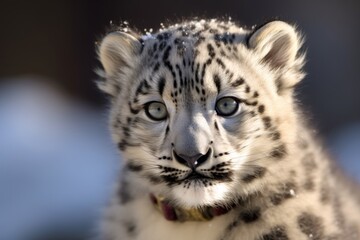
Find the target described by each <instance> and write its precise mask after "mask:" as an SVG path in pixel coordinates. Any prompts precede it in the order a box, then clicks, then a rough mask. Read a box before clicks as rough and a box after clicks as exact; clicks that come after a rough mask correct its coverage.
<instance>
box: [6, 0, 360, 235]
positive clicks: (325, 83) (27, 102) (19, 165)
mask: <svg viewBox="0 0 360 240" xmlns="http://www.w3.org/2000/svg"><path fill="white" fill-rule="evenodd" d="M196 16H198V17H200V18H214V17H225V18H226V19H227V18H228V17H229V16H230V17H231V18H232V20H233V21H236V22H240V23H241V24H243V25H245V26H248V27H251V26H253V25H255V24H261V23H262V22H264V21H267V20H270V19H274V18H278V19H282V20H285V21H289V22H291V23H294V24H296V25H297V26H298V28H299V29H300V30H301V31H302V32H303V33H304V34H305V36H306V42H305V45H304V49H305V50H307V52H308V53H307V59H308V63H307V65H306V67H305V69H306V71H307V72H308V75H307V77H306V79H305V80H304V81H303V83H302V84H301V85H300V86H299V88H298V93H299V94H298V95H299V99H300V102H301V105H302V107H303V108H304V109H305V111H306V112H308V113H309V114H310V115H309V116H310V119H311V122H312V123H313V125H314V127H315V128H316V129H318V130H319V133H320V135H321V136H322V138H323V139H324V141H325V143H326V145H327V147H328V148H329V149H330V151H331V153H332V155H333V156H335V157H336V158H337V159H338V161H339V163H340V164H341V165H342V166H343V167H344V168H345V169H346V170H347V171H348V172H349V173H350V174H351V175H352V176H353V177H354V178H355V179H357V180H359V181H360V159H359V157H360V79H359V78H360V77H359V76H360V47H359V43H360V1H357V0H345V1H340V0H337V1H336V0H319V1H310V0H303V1H278V0H275V1H269V0H263V1H259V0H251V1H250V0H247V1H245V0H237V1H236V0H222V1H215V0H212V1H194V0H192V1H190V0H183V1H164V0H163V1H159V0H154V1H145V0H132V1H122V0H118V1H109V0H107V1H84V0H78V1H57V2H56V1H45V0H39V1H37V0H34V1H26V0H17V1H16V0H14V1H7V0H5V1H4V0H2V1H1V4H0V31H1V33H0V36H1V37H0V240H82V239H87V238H89V237H91V236H92V235H93V233H94V230H93V229H94V226H95V225H96V222H97V219H98V217H99V215H100V212H101V209H102V208H103V206H104V204H105V203H106V201H107V199H108V197H109V193H110V190H111V186H112V182H114V181H115V180H116V172H117V170H118V168H119V162H120V161H119V155H118V153H117V152H116V149H115V147H114V145H113V144H112V142H111V139H110V137H109V132H108V129H107V108H108V105H107V103H106V99H105V97H104V96H103V95H102V94H100V93H99V91H98V90H97V89H96V87H95V84H94V80H96V78H97V77H96V75H95V74H94V72H93V69H94V68H95V67H97V66H99V62H98V61H97V59H96V54H95V42H96V41H98V40H99V39H101V36H103V34H104V33H105V32H106V29H108V28H109V27H110V21H112V22H113V23H117V22H119V21H124V20H126V21H128V22H129V23H130V26H135V27H136V28H137V29H139V30H143V29H145V28H146V29H150V28H153V29H154V30H156V29H158V28H159V27H160V23H164V24H165V25H166V23H168V22H174V21H176V20H179V19H183V18H189V17H196Z"/></svg>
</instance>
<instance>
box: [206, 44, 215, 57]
mask: <svg viewBox="0 0 360 240" xmlns="http://www.w3.org/2000/svg"><path fill="white" fill-rule="evenodd" d="M207 49H208V51H209V56H210V58H214V57H215V49H214V47H213V46H212V45H211V44H208V45H207Z"/></svg>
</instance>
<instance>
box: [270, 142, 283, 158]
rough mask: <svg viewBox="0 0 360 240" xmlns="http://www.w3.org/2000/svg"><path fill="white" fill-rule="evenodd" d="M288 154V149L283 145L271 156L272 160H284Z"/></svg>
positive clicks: (273, 151)
mask: <svg viewBox="0 0 360 240" xmlns="http://www.w3.org/2000/svg"><path fill="white" fill-rule="evenodd" d="M286 154H287V151H286V147H285V145H284V144H282V145H280V146H277V147H275V148H274V149H273V150H272V151H271V153H270V156H271V157H272V158H276V159H282V158H283V157H285V155H286Z"/></svg>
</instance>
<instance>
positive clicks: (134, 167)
mask: <svg viewBox="0 0 360 240" xmlns="http://www.w3.org/2000/svg"><path fill="white" fill-rule="evenodd" d="M126 166H127V168H128V169H129V170H130V171H132V172H140V171H142V170H143V166H142V165H137V164H134V163H132V162H129V163H128V164H127V165H126Z"/></svg>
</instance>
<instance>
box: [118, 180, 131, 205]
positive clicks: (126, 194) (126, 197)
mask: <svg viewBox="0 0 360 240" xmlns="http://www.w3.org/2000/svg"><path fill="white" fill-rule="evenodd" d="M118 197H119V201H120V204H126V203H128V202H130V201H132V199H133V198H132V196H131V195H130V191H129V184H128V183H127V182H126V181H124V180H123V181H121V184H120V187H119V189H118Z"/></svg>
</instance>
